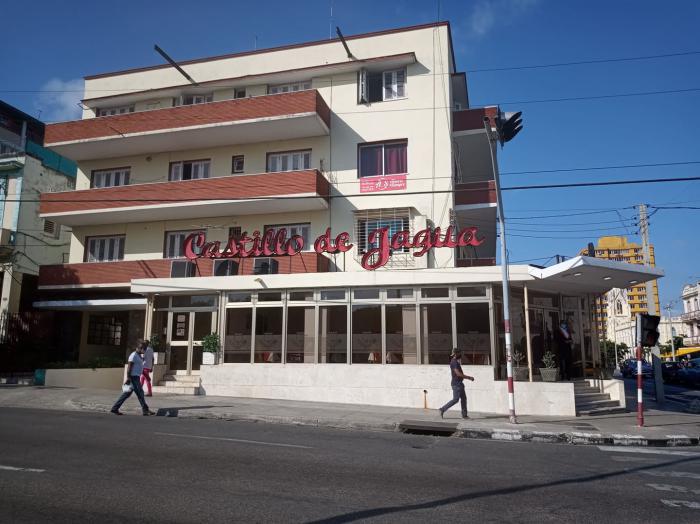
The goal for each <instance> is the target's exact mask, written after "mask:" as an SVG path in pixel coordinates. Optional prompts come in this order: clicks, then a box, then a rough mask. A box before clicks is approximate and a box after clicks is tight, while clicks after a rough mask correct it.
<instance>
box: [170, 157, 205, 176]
mask: <svg viewBox="0 0 700 524" xmlns="http://www.w3.org/2000/svg"><path fill="white" fill-rule="evenodd" d="M210 165H211V160H209V159H206V160H184V161H182V162H170V172H169V173H168V180H170V181H177V180H196V179H198V178H209V168H210Z"/></svg>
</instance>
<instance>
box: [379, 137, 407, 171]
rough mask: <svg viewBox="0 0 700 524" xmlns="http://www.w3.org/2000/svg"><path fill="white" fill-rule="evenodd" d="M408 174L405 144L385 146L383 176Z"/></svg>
mask: <svg viewBox="0 0 700 524" xmlns="http://www.w3.org/2000/svg"><path fill="white" fill-rule="evenodd" d="M407 172H408V166H407V162H406V144H405V143H403V144H387V145H385V146H384V174H385V175H397V174H402V173H407Z"/></svg>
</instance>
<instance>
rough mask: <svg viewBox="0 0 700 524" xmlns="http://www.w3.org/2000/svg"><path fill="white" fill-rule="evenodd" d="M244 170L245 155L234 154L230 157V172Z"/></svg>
mask: <svg viewBox="0 0 700 524" xmlns="http://www.w3.org/2000/svg"><path fill="white" fill-rule="evenodd" d="M244 171H245V156H244V155H234V156H233V157H232V158H231V173H234V174H235V173H243V172H244Z"/></svg>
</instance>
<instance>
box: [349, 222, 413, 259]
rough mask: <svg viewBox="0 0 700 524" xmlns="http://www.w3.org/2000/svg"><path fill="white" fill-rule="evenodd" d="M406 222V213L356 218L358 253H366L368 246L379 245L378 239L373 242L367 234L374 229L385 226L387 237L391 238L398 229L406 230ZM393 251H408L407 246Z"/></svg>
mask: <svg viewBox="0 0 700 524" xmlns="http://www.w3.org/2000/svg"><path fill="white" fill-rule="evenodd" d="M408 222H409V219H408V215H406V216H397V217H387V218H367V219H359V220H357V225H356V230H357V245H358V249H359V250H360V253H366V252H367V251H368V250H369V249H370V248H372V247H377V246H378V245H379V240H378V239H375V241H374V242H370V241H369V235H370V233H372V231H374V230H376V229H381V228H387V229H388V233H389V239H391V237H392V235H394V234H395V233H398V232H399V231H408V230H409V225H408ZM393 252H394V253H408V248H405V247H402V248H400V249H397V250H393Z"/></svg>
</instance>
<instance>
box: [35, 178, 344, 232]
mask: <svg viewBox="0 0 700 524" xmlns="http://www.w3.org/2000/svg"><path fill="white" fill-rule="evenodd" d="M329 190H330V189H329V184H328V180H327V179H326V177H324V176H323V174H321V173H320V172H319V171H317V170H315V169H307V170H304V171H284V172H276V173H260V174H255V175H229V176H223V177H213V178H203V179H198V180H183V181H177V182H156V183H150V184H134V185H128V186H116V187H108V188H99V189H83V190H80V191H64V192H60V193H44V194H42V195H41V203H40V206H39V213H40V216H41V217H42V218H48V219H50V220H52V221H54V222H58V223H60V224H64V225H68V226H80V225H97V224H119V223H128V222H150V221H155V220H169V219H189V218H204V217H216V216H229V215H231V214H236V215H239V216H240V215H255V214H262V213H280V212H284V211H313V210H321V209H327V207H328V195H329ZM295 196H297V197H298V198H294V197H295Z"/></svg>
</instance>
